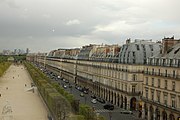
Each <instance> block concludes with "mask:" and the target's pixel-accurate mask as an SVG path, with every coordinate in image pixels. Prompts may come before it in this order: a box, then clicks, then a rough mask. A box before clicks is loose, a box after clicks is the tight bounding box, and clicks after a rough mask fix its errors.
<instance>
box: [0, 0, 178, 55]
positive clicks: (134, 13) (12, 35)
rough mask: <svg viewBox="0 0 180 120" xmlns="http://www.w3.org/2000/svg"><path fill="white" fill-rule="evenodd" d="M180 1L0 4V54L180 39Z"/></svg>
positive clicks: (12, 0)
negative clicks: (93, 44) (12, 51)
mask: <svg viewBox="0 0 180 120" xmlns="http://www.w3.org/2000/svg"><path fill="white" fill-rule="evenodd" d="M179 5H180V0H0V51H2V50H3V49H11V50H13V49H15V48H20V49H26V48H29V49H30V51H31V52H48V51H50V50H53V49H58V48H74V47H81V46H83V45H87V44H91V43H95V44H102V43H104V44H123V43H125V40H126V39H127V38H131V39H132V40H134V39H153V40H154V41H156V40H161V39H162V38H163V37H164V36H166V37H171V36H173V35H174V36H175V38H177V39H179V38H180V7H179Z"/></svg>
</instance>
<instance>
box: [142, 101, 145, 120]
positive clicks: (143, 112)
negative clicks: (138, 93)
mask: <svg viewBox="0 0 180 120" xmlns="http://www.w3.org/2000/svg"><path fill="white" fill-rule="evenodd" d="M142 119H145V108H144V102H143V103H142Z"/></svg>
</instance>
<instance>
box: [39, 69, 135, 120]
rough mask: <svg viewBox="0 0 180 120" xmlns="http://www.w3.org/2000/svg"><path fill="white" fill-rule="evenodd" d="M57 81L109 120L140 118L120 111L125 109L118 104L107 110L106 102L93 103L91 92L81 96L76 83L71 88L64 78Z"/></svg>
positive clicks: (81, 101) (133, 119)
mask: <svg viewBox="0 0 180 120" xmlns="http://www.w3.org/2000/svg"><path fill="white" fill-rule="evenodd" d="M40 69H43V66H41V68H40ZM56 80H57V79H56ZM57 81H58V82H59V83H60V84H61V85H62V86H63V85H67V88H66V89H65V90H67V91H69V92H70V93H72V94H74V96H75V97H76V99H79V100H80V103H85V104H88V105H90V106H91V107H94V108H95V112H96V113H97V115H98V114H101V115H103V116H105V117H106V118H107V120H138V118H137V117H135V116H136V115H135V114H133V115H131V114H122V113H120V112H121V111H123V109H121V108H119V107H117V106H115V109H114V110H112V111H109V110H106V109H104V108H103V105H104V104H102V103H99V102H97V103H96V104H93V103H92V102H91V100H92V98H91V97H90V96H91V93H89V94H84V95H85V96H84V97H81V96H80V93H81V92H80V91H79V90H77V89H76V88H75V84H74V83H70V84H71V85H72V88H69V87H68V83H65V82H64V81H63V80H60V79H59V80H57Z"/></svg>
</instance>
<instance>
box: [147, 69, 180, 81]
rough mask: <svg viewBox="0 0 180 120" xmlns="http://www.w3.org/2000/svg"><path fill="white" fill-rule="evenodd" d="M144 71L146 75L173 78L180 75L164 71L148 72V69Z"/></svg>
mask: <svg viewBox="0 0 180 120" xmlns="http://www.w3.org/2000/svg"><path fill="white" fill-rule="evenodd" d="M144 73H145V74H147V75H154V76H162V77H169V78H175V79H178V78H180V75H176V74H166V73H159V72H150V71H144Z"/></svg>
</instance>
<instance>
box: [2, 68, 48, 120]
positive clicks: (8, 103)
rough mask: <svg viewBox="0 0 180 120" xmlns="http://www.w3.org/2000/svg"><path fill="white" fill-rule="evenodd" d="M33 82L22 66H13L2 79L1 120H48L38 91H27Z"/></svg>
mask: <svg viewBox="0 0 180 120" xmlns="http://www.w3.org/2000/svg"><path fill="white" fill-rule="evenodd" d="M31 82H32V81H31V78H30V76H29V74H28V73H27V71H26V70H25V69H24V66H22V65H20V66H15V65H11V66H10V68H9V69H8V70H7V71H6V73H5V74H4V76H3V77H1V78H0V120H48V119H47V110H46V107H45V105H44V104H43V102H42V100H41V98H40V97H39V95H38V93H37V91H35V92H34V93H33V92H32V91H27V90H28V89H29V90H30V88H31V86H30V85H31Z"/></svg>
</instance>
